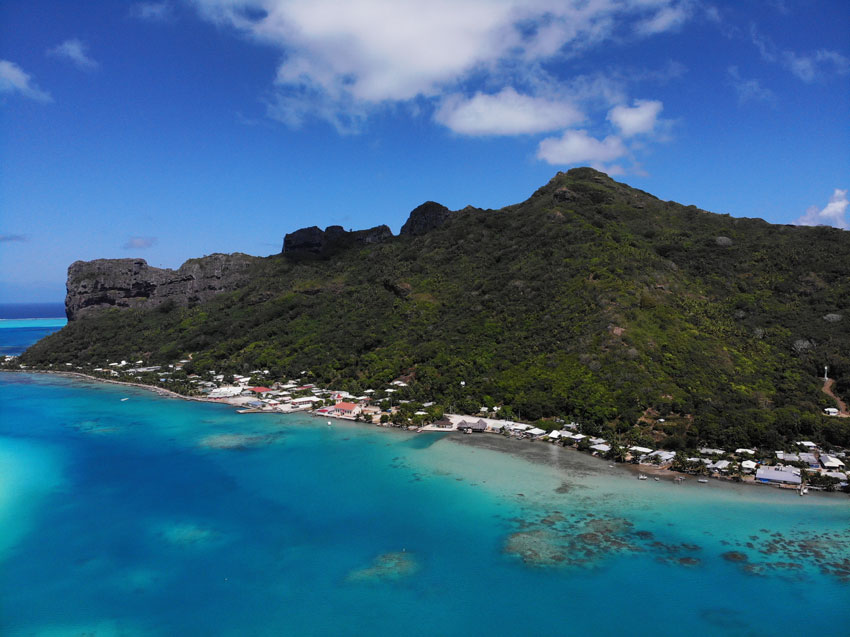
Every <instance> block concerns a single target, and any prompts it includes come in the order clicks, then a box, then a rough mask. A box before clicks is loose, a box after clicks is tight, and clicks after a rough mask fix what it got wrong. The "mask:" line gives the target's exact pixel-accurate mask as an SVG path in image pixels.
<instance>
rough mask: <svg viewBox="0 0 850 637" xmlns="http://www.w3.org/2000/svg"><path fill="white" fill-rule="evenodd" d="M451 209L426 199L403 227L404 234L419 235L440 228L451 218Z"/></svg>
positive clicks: (415, 209) (414, 210) (402, 232)
mask: <svg viewBox="0 0 850 637" xmlns="http://www.w3.org/2000/svg"><path fill="white" fill-rule="evenodd" d="M450 214H451V211H450V210H449V209H448V208H446V207H445V206H443V205H442V204H438V203H437V202H435V201H426V202H425V203H423V204H422V205H421V206H418V207H416V208H414V209H413V210H412V211H411V213H410V216H409V217H408V218H407V221H406V222H405V223H404V225H403V226H402V227H401V232H400V233H399V234H402V235H412V236H417V235H421V234H425V233H427V232H430V231H431V230H433V229H435V228H439V227H440V226H441V225H443V224H444V223H445V222H446V220H447V219H448V218H449V215H450Z"/></svg>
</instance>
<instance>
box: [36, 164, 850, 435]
mask: <svg viewBox="0 0 850 637" xmlns="http://www.w3.org/2000/svg"><path fill="white" fill-rule="evenodd" d="M848 306H850V233H848V232H844V231H841V230H837V229H833V228H826V227H817V228H806V227H792V226H776V225H771V224H768V223H766V222H764V221H761V220H758V219H738V218H732V217H729V216H728V215H717V214H711V213H707V212H705V211H702V210H699V209H697V208H695V207H693V206H690V207H684V206H681V205H679V204H676V203H672V202H663V201H660V200H658V199H656V198H655V197H652V196H651V195H648V194H646V193H643V192H641V191H638V190H634V189H632V188H629V187H628V186H625V185H623V184H619V183H617V182H615V181H613V180H611V179H610V178H608V177H607V176H605V175H603V174H601V173H598V172H596V171H593V170H591V169H575V170H571V171H569V172H568V173H566V174H560V173H559V174H558V175H557V176H556V177H555V178H553V179H552V181H551V182H550V183H549V184H548V185H546V186H544V187H543V188H541V189H540V190H538V191H537V192H536V193H534V195H533V196H532V197H531V198H530V199H529V200H528V201H526V202H524V203H522V204H519V205H515V206H509V207H507V208H504V209H502V210H496V211H492V210H488V211H483V210H476V209H466V210H464V211H459V212H455V213H452V214H451V216H450V218H449V221H448V222H447V223H446V224H445V225H443V226H442V227H440V228H438V229H435V230H433V231H431V232H429V233H427V234H425V235H422V236H418V237H410V236H402V237H397V238H393V239H390V240H389V241H387V242H384V243H381V244H377V245H371V246H352V247H349V248H345V247H344V246H343V247H340V249H338V250H335V251H332V252H331V253H327V254H324V255H320V256H319V255H310V254H300V255H297V254H296V255H277V256H272V257H269V258H267V259H263V260H260V261H259V262H258V265H257V266H256V272H255V274H254V277H253V279H252V282H251V283H250V284H249V285H247V286H245V287H244V288H242V289H240V290H238V291H237V292H234V293H227V294H222V295H219V296H218V297H216V298H215V299H213V300H212V301H211V302H208V303H206V304H203V305H199V306H196V307H191V308H178V307H173V306H171V307H166V306H163V307H160V308H159V309H157V310H154V311H148V312H142V311H137V310H121V311H119V310H113V311H108V312H104V313H103V314H101V315H99V316H96V317H92V318H86V319H82V320H78V321H74V322H71V323H70V324H69V325H68V326H67V327H66V328H64V329H63V330H61V331H60V332H58V333H56V334H53V335H51V336H49V337H47V338H45V339H44V340H43V341H40V342H39V343H37V344H36V345H34V346H33V347H31V348H30V349H29V350H28V351H27V352H26V353H25V354H24V355H23V357H22V360H23V362H25V363H28V364H31V365H45V364H48V363H54V364H56V363H65V362H75V363H89V364H98V365H100V364H103V363H104V362H105V361H106V360H107V359H111V360H116V359H121V358H126V359H127V360H136V359H138V358H141V359H143V360H145V361H146V362H148V363H165V362H174V361H175V360H177V359H179V358H184V357H187V356H189V355H191V358H192V363H191V364H190V366H189V367H188V368H187V370H188V371H197V372H204V371H205V370H208V369H215V370H217V371H225V372H247V371H249V370H252V369H256V368H261V369H269V370H270V371H271V375H272V376H274V377H280V378H285V377H287V376H290V375H293V374H298V373H299V372H300V371H301V370H309V372H310V373H311V374H312V376H313V377H314V378H315V380H316V381H318V382H322V383H327V384H331V385H333V386H336V387H342V388H348V389H349V390H353V391H355V392H359V391H360V390H362V389H365V388H368V387H370V386H377V385H381V384H385V383H387V382H388V381H390V380H393V379H396V378H404V379H405V380H407V381H408V382H409V385H410V386H409V387H408V388H407V390H406V391H407V392H408V393H409V395H410V397H411V398H414V399H419V400H422V401H427V400H434V401H437V402H438V403H439V404H441V405H443V406H444V407H445V408H446V409H453V410H455V411H466V412H470V413H475V412H478V410H479V407H481V406H482V405H484V406H495V405H500V406H502V413H505V414H508V415H513V416H514V417H521V418H522V419H524V420H534V419H538V418H543V417H563V418H575V419H578V420H579V421H581V422H582V423H584V424H585V426H586V428H589V429H591V430H596V431H598V432H599V433H606V432H607V433H608V434H614V432H616V433H618V434H621V439H628V440H634V441H636V442H640V441H646V442H649V441H652V442H653V443H655V444H660V445H663V446H666V447H668V448H671V449H679V448H692V447H694V446H695V445H696V444H697V443H705V444H713V445H728V446H732V447H734V446H755V447H762V448H770V449H772V448H776V449H779V448H782V447H783V445H785V444H786V443H787V442H788V441H790V440H798V439H801V438H814V439H818V440H820V441H822V442H825V443H828V444H833V445H843V446H850V419H844V418H825V417H823V416H822V415H821V414H822V410H823V408H824V407H832V406H835V403H834V401H833V400H832V399H831V398H829V397H828V396H827V395H825V394H824V393H823V392H822V387H823V380H822V376H823V366H824V365H829V368H830V377H832V378H835V379H836V385H835V388H834V391H835V392H836V394H837V395H839V396H843V397H844V398H845V399H847V398H848V397H850V307H848ZM462 382H463V383H465V384H462ZM611 430H614V431H611Z"/></svg>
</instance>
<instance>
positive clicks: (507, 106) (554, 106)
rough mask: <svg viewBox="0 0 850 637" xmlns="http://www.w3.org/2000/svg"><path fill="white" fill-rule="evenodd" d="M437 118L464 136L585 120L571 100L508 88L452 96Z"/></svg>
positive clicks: (521, 131)
mask: <svg viewBox="0 0 850 637" xmlns="http://www.w3.org/2000/svg"><path fill="white" fill-rule="evenodd" d="M434 117H435V119H436V120H437V121H438V122H440V123H441V124H443V125H444V126H446V127H448V128H450V129H451V130H452V131H454V132H456V133H460V134H463V135H521V134H529V133H544V132H548V131H552V130H556V129H561V128H565V127H567V126H571V125H573V124H577V123H578V122H580V121H582V119H584V115H583V114H582V113H581V111H580V110H579V109H578V108H576V107H575V106H574V105H573V104H571V103H570V102H568V101H560V100H556V99H548V98H545V97H532V96H529V95H523V94H520V93H517V92H516V90H514V88H513V87H510V86H509V87H506V88H504V89H502V90H501V91H500V92H499V93H496V94H494V95H489V94H484V93H476V94H475V96H474V97H472V98H468V99H467V98H465V97H464V96H462V95H459V94H454V95H450V96H449V97H447V98H446V99H444V100H443V102H442V104H441V106H440V107H439V109H437V112H436V114H435V116H434Z"/></svg>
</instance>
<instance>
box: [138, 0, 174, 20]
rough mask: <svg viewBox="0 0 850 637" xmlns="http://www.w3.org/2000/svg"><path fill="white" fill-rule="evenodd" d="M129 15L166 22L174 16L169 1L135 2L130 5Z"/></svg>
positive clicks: (140, 18)
mask: <svg viewBox="0 0 850 637" xmlns="http://www.w3.org/2000/svg"><path fill="white" fill-rule="evenodd" d="M130 16H131V17H133V18H138V19H139V20H149V21H151V22H168V21H169V20H171V19H172V18H173V17H174V7H172V6H171V3H170V2H137V3H135V4H133V5H131V6H130Z"/></svg>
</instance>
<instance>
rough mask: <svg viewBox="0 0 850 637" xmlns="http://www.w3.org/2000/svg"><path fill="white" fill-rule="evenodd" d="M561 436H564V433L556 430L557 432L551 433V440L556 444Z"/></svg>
mask: <svg viewBox="0 0 850 637" xmlns="http://www.w3.org/2000/svg"><path fill="white" fill-rule="evenodd" d="M561 435H562V433H561V432H560V431H558V430H557V429H556V430H553V431H550V432H549V440H552V441H553V442H554V441H555V440H557V439H558V438H560V437H561Z"/></svg>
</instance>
